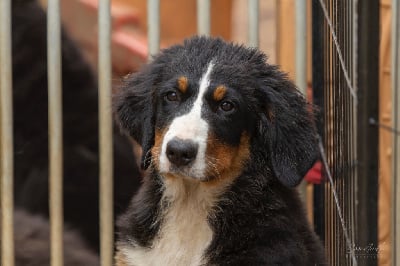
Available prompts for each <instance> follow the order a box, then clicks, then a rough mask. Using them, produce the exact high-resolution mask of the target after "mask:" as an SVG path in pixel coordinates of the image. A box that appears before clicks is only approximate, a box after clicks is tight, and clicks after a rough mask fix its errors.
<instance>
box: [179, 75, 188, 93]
mask: <svg viewBox="0 0 400 266" xmlns="http://www.w3.org/2000/svg"><path fill="white" fill-rule="evenodd" d="M188 85H189V82H188V79H187V77H185V76H181V77H180V78H178V89H179V90H180V91H181V92H182V93H185V92H186V91H187V88H188Z"/></svg>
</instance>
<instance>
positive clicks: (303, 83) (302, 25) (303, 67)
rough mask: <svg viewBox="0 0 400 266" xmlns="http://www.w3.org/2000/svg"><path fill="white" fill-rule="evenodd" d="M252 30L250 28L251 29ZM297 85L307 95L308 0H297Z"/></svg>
mask: <svg viewBox="0 0 400 266" xmlns="http://www.w3.org/2000/svg"><path fill="white" fill-rule="evenodd" d="M249 30H250V29H249ZM296 85H297V87H298V89H299V90H300V91H301V92H302V93H303V95H306V91H307V1H306V0H296ZM306 185H307V184H306V182H305V181H303V182H301V183H300V186H299V192H300V195H301V197H302V199H303V201H304V202H306V198H307V186H306Z"/></svg>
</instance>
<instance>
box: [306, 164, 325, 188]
mask: <svg viewBox="0 0 400 266" xmlns="http://www.w3.org/2000/svg"><path fill="white" fill-rule="evenodd" d="M304 179H305V180H306V181H307V182H310V183H313V184H317V185H319V184H321V181H322V163H321V161H319V160H318V161H317V162H316V163H315V164H314V165H313V167H312V168H311V169H310V170H309V171H308V172H307V174H306V175H305V176H304Z"/></svg>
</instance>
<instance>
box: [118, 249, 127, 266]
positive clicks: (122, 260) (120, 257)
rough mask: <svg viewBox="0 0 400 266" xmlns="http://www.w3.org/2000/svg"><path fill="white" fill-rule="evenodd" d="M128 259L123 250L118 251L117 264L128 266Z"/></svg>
mask: <svg viewBox="0 0 400 266" xmlns="http://www.w3.org/2000/svg"><path fill="white" fill-rule="evenodd" d="M128 265H129V264H128V262H127V259H126V258H125V255H124V254H123V253H122V252H121V251H117V253H116V254H115V266H128Z"/></svg>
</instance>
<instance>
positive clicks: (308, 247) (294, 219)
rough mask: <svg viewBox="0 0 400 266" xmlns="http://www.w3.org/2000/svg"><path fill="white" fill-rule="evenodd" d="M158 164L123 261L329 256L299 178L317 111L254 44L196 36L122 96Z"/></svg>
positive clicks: (118, 101) (146, 151)
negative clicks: (247, 45) (307, 212)
mask: <svg viewBox="0 0 400 266" xmlns="http://www.w3.org/2000/svg"><path fill="white" fill-rule="evenodd" d="M114 108H115V113H116V116H117V119H118V121H119V123H120V124H121V127H122V128H124V129H125V130H126V132H127V133H129V135H130V136H132V137H133V138H134V139H135V140H136V141H138V142H139V143H141V145H142V148H143V155H142V167H144V168H145V169H146V168H148V175H147V176H146V177H145V179H144V182H143V185H142V187H141V189H140V190H139V192H138V194H137V195H136V196H135V197H134V198H133V200H132V202H131V205H130V207H129V208H128V211H127V212H126V213H125V214H124V215H123V216H122V217H121V218H120V220H119V224H118V226H119V239H118V241H117V253H116V265H119V266H122V265H135V266H140V265H296V266H299V265H321V264H323V263H324V262H325V261H324V254H323V248H322V245H321V243H320V241H319V240H318V238H317V237H316V235H315V234H314V232H313V231H312V229H311V228H310V226H309V225H308V223H307V219H306V215H305V212H304V209H303V207H302V203H301V201H300V199H299V196H298V193H297V191H296V190H295V189H294V188H293V187H294V186H295V185H297V184H298V183H299V182H300V180H301V179H302V177H303V176H304V175H305V174H306V172H307V171H308V169H309V168H311V166H312V165H313V163H314V162H315V160H316V159H317V157H318V150H317V147H318V145H317V138H316V132H315V128H314V125H313V117H312V115H311V114H310V112H309V111H310V108H309V106H308V105H307V104H306V101H305V99H304V98H303V96H302V95H301V93H299V92H298V91H297V90H296V88H295V86H294V85H293V83H292V82H291V81H289V79H288V77H287V75H286V74H284V73H282V72H281V71H280V70H279V69H278V67H276V66H273V65H270V64H268V63H267V62H266V56H265V55H264V54H263V53H262V52H260V51H259V50H257V49H255V48H245V47H243V46H239V45H234V44H231V43H226V42H224V41H223V40H221V39H218V38H215V39H214V38H206V37H193V38H191V39H188V40H186V41H185V42H184V43H183V45H176V46H173V47H171V48H168V49H165V50H163V51H162V52H161V53H160V54H158V55H157V56H155V57H154V58H153V60H152V61H151V62H150V63H149V64H148V65H147V66H146V67H145V68H144V69H142V71H140V72H138V73H136V74H134V75H132V76H131V77H129V78H127V80H126V82H125V85H124V86H123V87H122V88H121V90H120V91H119V92H118V93H117V94H116V95H115V97H114Z"/></svg>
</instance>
